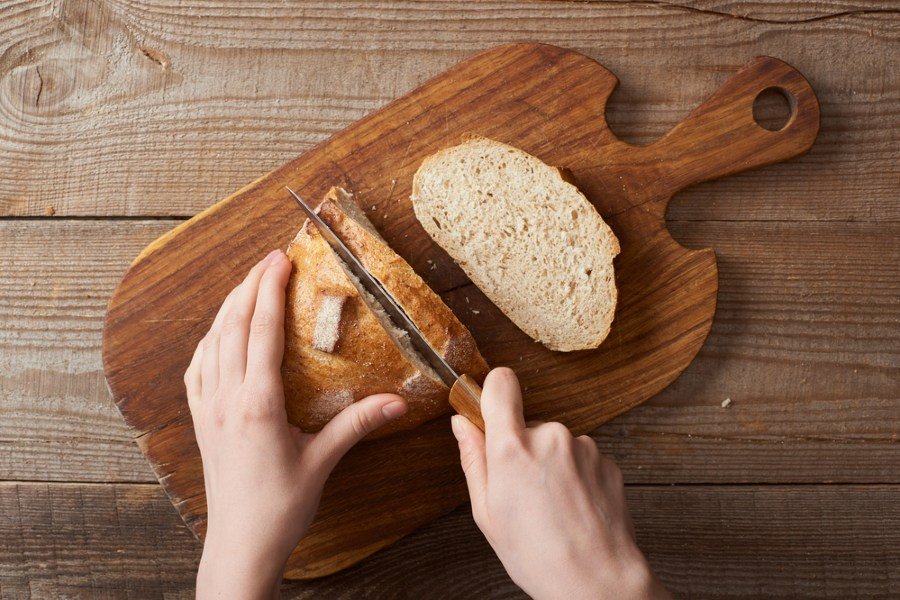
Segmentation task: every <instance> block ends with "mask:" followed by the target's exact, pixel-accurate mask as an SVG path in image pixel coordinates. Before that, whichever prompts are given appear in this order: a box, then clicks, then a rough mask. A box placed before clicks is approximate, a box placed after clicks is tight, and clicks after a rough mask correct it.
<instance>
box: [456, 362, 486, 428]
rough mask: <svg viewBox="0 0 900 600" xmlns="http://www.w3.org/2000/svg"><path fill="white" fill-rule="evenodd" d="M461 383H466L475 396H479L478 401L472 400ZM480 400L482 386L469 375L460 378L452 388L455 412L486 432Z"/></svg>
mask: <svg viewBox="0 0 900 600" xmlns="http://www.w3.org/2000/svg"><path fill="white" fill-rule="evenodd" d="M460 382H462V383H465V384H466V386H467V387H468V388H469V389H470V390H472V391H473V392H475V395H476V396H478V400H477V401H476V400H475V399H474V398H472V396H471V395H470V394H469V393H468V392H467V391H466V390H465V388H463V386H462V384H461V383H460ZM480 400H481V386H480V385H478V382H477V381H475V380H474V379H472V378H471V377H469V376H468V375H462V376H460V378H459V381H457V382H456V383H454V384H453V387H452V388H450V406H452V407H453V410H455V411H456V412H458V413H459V414H461V415H462V416H464V417H465V418H467V419H468V420H470V421H472V423H473V424H474V425H475V426H476V427H478V429H480V430H482V431H484V419H482V418H481V402H480Z"/></svg>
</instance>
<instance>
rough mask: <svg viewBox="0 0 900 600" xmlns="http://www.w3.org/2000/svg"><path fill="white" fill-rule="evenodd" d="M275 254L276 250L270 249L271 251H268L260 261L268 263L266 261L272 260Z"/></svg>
mask: <svg viewBox="0 0 900 600" xmlns="http://www.w3.org/2000/svg"><path fill="white" fill-rule="evenodd" d="M277 255H278V250H272V251H271V252H269V253H268V254H267V255H266V257H265V258H264V259H262V262H263V263H264V264H268V263H270V262H272V259H273V258H275V257H276V256H277Z"/></svg>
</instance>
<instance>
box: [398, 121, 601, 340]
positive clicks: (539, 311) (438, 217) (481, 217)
mask: <svg viewBox="0 0 900 600" xmlns="http://www.w3.org/2000/svg"><path fill="white" fill-rule="evenodd" d="M412 203H413V208H414V210H415V213H416V217H417V218H418V219H419V222H420V223H421V224H422V227H424V228H425V231H427V232H428V234H429V235H430V236H431V237H432V238H433V239H434V241H435V242H437V244H438V245H440V246H441V247H442V248H444V250H446V251H447V253H448V254H450V256H451V257H453V259H454V260H455V261H456V262H457V263H458V264H459V265H460V266H461V267H462V268H463V270H464V271H465V272H466V274H467V275H468V276H469V278H470V279H471V280H472V282H473V283H475V285H477V286H478V287H479V288H480V289H481V290H482V291H483V292H484V293H485V295H487V297H488V298H490V299H491V301H493V303H494V304H496V305H497V307H498V308H499V309H500V310H502V311H503V312H504V313H505V314H506V316H507V317H509V318H510V319H511V320H512V321H513V322H514V323H515V324H516V325H517V326H518V327H519V328H520V329H522V331H524V332H525V333H527V334H528V335H529V336H531V337H532V338H534V339H535V340H537V341H539V342H542V343H543V344H544V345H546V346H547V347H548V348H550V349H552V350H560V351H572V350H583V349H589V348H596V347H597V346H599V345H600V343H601V342H602V341H603V340H604V339H605V338H606V336H607V335H608V334H609V329H610V325H611V323H612V320H613V317H614V315H615V309H616V282H615V276H614V271H613V259H614V258H615V257H616V255H618V253H619V242H618V240H617V239H616V236H615V234H613V232H612V230H611V229H610V228H609V226H608V225H607V224H606V223H605V222H604V221H603V219H602V218H601V217H600V215H599V214H598V213H597V211H596V209H594V207H593V206H592V205H591V203H590V202H589V201H588V200H587V198H585V197H584V195H583V194H582V193H581V192H579V191H578V189H577V188H576V187H575V186H574V185H572V183H570V182H569V181H567V180H566V178H564V176H563V173H562V172H561V171H560V170H559V169H556V168H554V167H551V166H549V165H546V164H544V163H543V162H541V161H540V160H539V159H537V158H535V157H534V156H531V155H530V154H527V153H526V152H523V151H522V150H519V149H518V148H514V147H512V146H508V145H506V144H502V143H500V142H495V141H493V140H489V139H486V138H482V137H472V138H470V139H468V140H466V141H465V142H463V143H462V144H460V145H458V146H454V147H452V148H447V149H445V150H442V151H440V152H438V153H436V154H434V155H432V156H430V157H428V158H426V159H425V161H424V162H423V163H422V165H421V166H420V167H419V170H418V171H417V172H416V175H415V179H414V180H413V190H412Z"/></svg>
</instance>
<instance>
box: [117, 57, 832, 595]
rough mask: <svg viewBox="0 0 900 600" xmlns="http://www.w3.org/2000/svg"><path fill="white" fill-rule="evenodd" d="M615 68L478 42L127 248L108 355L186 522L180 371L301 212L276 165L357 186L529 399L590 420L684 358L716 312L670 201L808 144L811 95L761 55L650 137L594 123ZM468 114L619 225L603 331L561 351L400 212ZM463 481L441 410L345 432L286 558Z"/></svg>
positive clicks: (798, 79) (191, 485)
mask: <svg viewBox="0 0 900 600" xmlns="http://www.w3.org/2000/svg"><path fill="white" fill-rule="evenodd" d="M615 85H616V78H615V76H614V75H612V73H610V72H609V71H607V70H606V69H605V68H604V67H602V66H601V65H600V64H598V63H597V62H595V61H594V60H592V59H590V58H587V57H585V56H583V55H581V54H578V53H576V52H571V51H568V50H563V49H561V48H556V47H553V46H546V45H538V44H516V45H511V46H503V47H499V48H494V49H492V50H488V51H486V52H484V53H482V54H479V55H477V56H475V57H473V58H471V59H469V60H467V61H465V62H463V63H461V64H459V65H457V66H456V67H454V68H452V69H450V70H449V71H447V72H446V73H444V74H443V75H440V76H438V77H436V78H435V79H432V80H431V81H429V82H427V83H425V84H424V85H423V86H421V87H420V88H418V89H416V90H415V91H413V92H411V93H409V94H407V95H406V96H404V97H402V98H400V99H398V100H396V101H394V102H392V103H390V104H389V105H387V106H385V107H384V108H382V109H381V110H379V111H377V112H375V113H374V114H371V115H369V116H368V117H366V118H364V119H363V120H361V121H359V122H358V123H355V124H354V125H351V126H350V127H349V128H347V129H345V130H344V131H342V132H340V133H338V134H337V135H335V136H334V137H332V138H331V139H329V140H327V141H325V142H323V143H321V144H319V145H318V146H316V147H315V148H313V149H311V150H309V151H308V152H306V153H304V154H303V155H302V156H300V157H298V158H297V159H295V160H293V161H291V162H290V163H288V164H286V165H284V166H283V167H281V168H280V169H277V170H275V171H273V172H272V173H269V174H268V175H265V176H264V177H262V178H260V179H258V180H257V181H255V182H253V183H251V184H250V185H248V186H246V187H245V188H243V189H241V190H240V191H238V192H236V193H235V194H233V195H232V196H230V197H228V198H226V199H225V200H223V201H221V202H219V203H218V204H216V205H215V206H212V207H210V208H209V209H207V210H206V211H204V212H203V213H201V214H199V215H197V216H196V217H194V218H193V219H191V220H190V221H187V222H186V223H184V224H182V225H180V226H178V227H176V228H175V229H174V230H173V231H171V232H170V233H168V234H166V235H164V236H163V237H161V238H160V239H158V240H157V241H155V242H154V243H152V244H151V245H150V246H148V247H147V248H146V249H145V250H144V251H143V252H142V253H141V255H140V256H139V257H138V258H137V259H136V260H135V261H134V263H133V264H132V265H131V267H130V268H129V269H128V272H127V273H126V274H125V276H124V278H123V279H122V282H121V284H120V285H119V287H118V288H117V289H116V291H115V294H114V295H113V297H112V299H111V300H110V303H109V312H108V315H107V319H106V326H105V330H104V338H103V363H104V369H105V372H106V377H107V381H108V382H109V386H110V389H111V390H112V393H113V396H114V397H115V400H116V403H117V404H118V406H119V409H120V411H121V412H122V415H123V416H124V417H125V420H126V421H127V423H128V424H129V425H130V426H131V427H133V428H134V431H135V438H136V441H137V443H138V445H139V446H140V448H141V450H142V451H143V452H144V455H145V456H146V457H147V459H148V460H149V461H150V464H151V465H152V466H153V469H154V470H155V472H156V475H157V477H159V480H160V483H161V484H162V486H163V488H164V489H165V490H166V492H167V493H168V495H169V497H170V498H171V500H172V503H173V504H174V505H175V508H176V509H177V510H178V512H179V513H180V514H181V516H182V517H183V518H184V520H185V521H186V523H187V524H188V526H190V528H191V529H192V530H193V531H194V532H195V533H196V534H197V535H198V536H201V537H202V535H203V533H204V531H205V518H206V502H205V498H204V492H203V479H202V470H201V463H200V455H199V452H198V449H197V446H196V442H195V439H194V434H193V429H192V427H191V420H190V415H189V413H188V407H187V402H186V399H185V394H184V389H183V385H182V375H183V373H184V371H185V369H186V368H187V366H188V363H189V361H190V358H191V354H192V352H193V349H194V347H195V346H196V344H197V343H198V342H199V341H200V339H201V338H202V337H203V335H204V334H205V333H206V331H207V329H208V328H209V326H210V323H211V321H212V319H213V316H214V315H215V313H216V311H217V309H218V307H219V305H220V304H221V302H222V300H223V299H224V298H225V295H226V294H227V292H228V291H229V290H230V289H231V288H233V287H234V286H235V285H237V284H238V283H239V282H240V281H241V279H242V278H243V276H244V275H245V273H246V272H247V270H248V269H249V268H250V267H251V266H252V265H253V264H254V263H255V262H256V261H257V260H259V259H260V258H261V257H262V256H264V255H265V254H266V253H267V252H268V251H269V250H270V249H272V248H273V247H286V246H287V243H288V241H289V240H290V239H291V238H292V237H293V235H294V233H295V232H296V231H297V230H298V229H299V228H300V226H301V224H302V222H303V220H304V219H303V216H302V213H301V212H300V211H299V209H298V208H297V207H296V205H295V204H294V202H292V201H291V200H290V199H289V196H288V194H287V193H286V192H285V191H284V186H285V185H290V186H291V187H292V188H294V189H295V190H297V191H298V192H299V193H300V194H301V195H302V196H303V197H305V198H307V199H310V200H316V201H317V200H318V199H319V198H321V197H322V195H323V194H324V193H325V192H326V190H327V189H328V188H329V187H331V186H332V185H341V186H343V187H345V188H346V189H348V190H351V191H353V192H354V193H355V194H356V196H355V198H356V199H357V200H358V201H359V203H360V205H361V206H362V208H363V209H365V211H366V213H367V214H368V215H369V217H370V219H371V220H372V222H373V223H374V224H375V226H376V227H377V228H378V229H379V230H380V232H381V233H382V235H383V236H384V238H385V239H386V240H387V241H388V243H389V244H390V245H391V246H392V247H393V248H394V249H395V250H396V251H397V252H398V253H399V254H400V255H401V256H403V257H404V258H405V259H406V260H408V261H409V262H410V263H411V264H412V266H413V268H414V269H415V270H416V272H418V273H419V274H420V275H422V276H423V277H424V278H425V279H426V281H428V283H429V284H430V285H431V286H432V287H433V288H434V289H435V290H436V291H438V292H439V293H440V294H441V295H442V297H443V298H444V300H445V301H446V302H447V304H448V305H449V306H450V307H451V308H452V309H453V310H454V311H455V312H456V314H457V315H458V316H459V318H460V320H461V321H463V323H465V324H466V325H467V326H468V327H469V328H470V329H471V331H472V333H473V334H474V336H475V339H476V340H477V342H478V345H479V347H480V348H481V351H482V353H483V354H484V356H485V357H486V358H487V360H488V362H489V363H490V364H492V365H494V366H498V365H508V366H511V367H513V368H514V369H515V370H516V371H517V373H518V374H519V377H520V378H521V381H522V385H523V388H524V390H525V403H526V412H527V417H528V418H530V419H541V420H559V421H562V422H563V423H565V424H566V425H568V426H569V427H570V428H571V429H572V431H573V432H574V433H576V434H582V433H586V432H589V431H591V430H593V429H594V428H596V427H597V426H598V425H600V424H601V423H603V422H605V421H608V420H609V419H611V418H613V417H614V416H616V415H618V414H620V413H622V412H624V411H626V410H628V409H630V408H633V407H635V406H637V405H639V404H640V403H642V402H644V401H645V400H647V399H648V398H650V397H651V396H653V395H654V394H656V393H657V392H659V391H660V390H662V389H663V388H664V387H666V386H667V385H669V384H670V383H671V382H672V381H673V380H674V379H675V378H676V377H677V376H678V374H679V373H681V371H682V370H683V369H684V368H685V367H687V365H688V364H689V363H690V362H691V360H692V359H693V358H694V356H695V355H696V354H697V351H698V350H699V349H700V346H701V345H702V344H703V341H704V339H705V338H706V335H707V333H708V332H709V329H710V326H711V324H712V319H713V313H714V312H715V308H716V291H717V286H718V282H717V270H716V260H715V255H714V253H713V251H712V250H709V249H707V250H686V249H684V248H682V247H681V246H679V245H678V244H677V243H676V242H675V241H674V240H673V239H672V238H671V237H670V236H669V232H668V230H667V229H666V223H665V210H666V205H667V203H668V201H669V199H670V198H671V197H672V195H673V194H675V193H676V192H677V191H678V190H681V189H683V188H685V187H687V186H689V185H692V184H695V183H698V182H701V181H706V180H710V179H715V178H717V177H722V176H724V175H729V174H732V173H737V172H739V171H743V170H746V169H751V168H754V167H759V166H762V165H766V164H771V163H774V162H778V161H782V160H786V159H789V158H791V157H794V156H797V155H798V154H801V153H803V152H805V151H807V150H808V149H809V148H810V146H811V145H812V143H813V141H814V140H815V138H816V134H817V132H818V127H819V107H818V102H817V100H816V97H815V94H814V93H813V90H812V89H811V88H810V86H809V84H808V83H807V81H806V80H805V79H804V78H803V76H802V75H801V74H800V73H798V72H797V71H796V70H794V69H793V68H792V67H790V66H789V65H787V64H785V63H783V62H781V61H779V60H776V59H774V58H767V57H760V58H756V59H754V60H753V61H751V62H750V63H749V64H748V65H747V66H745V67H744V68H743V69H741V70H740V71H738V72H737V73H736V74H735V75H734V76H733V77H732V78H731V79H729V80H728V81H727V82H726V83H725V85H723V86H722V87H721V88H720V89H719V90H718V91H717V92H716V93H715V94H713V96H712V97H711V98H710V99H709V100H707V101H706V102H705V103H704V104H703V105H701V106H700V107H699V108H697V109H696V110H695V111H694V112H693V113H691V114H690V115H689V116H688V117H687V119H685V121H684V122H682V123H681V124H680V125H678V126H677V127H675V128H674V129H673V130H672V131H671V132H669V133H668V134H667V135H666V136H665V137H663V138H662V139H660V140H659V141H657V142H656V143H654V144H652V145H649V146H644V147H637V146H631V145H628V144H625V143H623V142H621V141H620V140H618V139H617V138H616V137H615V136H614V135H613V134H612V132H611V131H610V130H609V128H608V127H607V125H606V121H605V118H604V111H605V105H606V100H607V98H608V97H609V95H610V93H611V92H612V90H613V88H614V87H615ZM770 87H777V88H780V89H781V90H783V92H784V93H785V95H786V96H788V97H789V98H790V103H791V107H792V116H791V118H790V120H789V121H788V123H787V124H786V125H785V126H784V127H783V128H782V129H781V130H780V131H777V132H774V131H769V130H767V129H763V128H762V127H760V126H759V125H758V124H757V123H756V122H755V121H754V118H753V103H754V99H755V98H756V97H757V95H758V94H759V93H760V92H762V91H763V90H764V89H767V88H770ZM672 93H677V90H674V89H673V90H672ZM286 116H288V115H286ZM466 133H477V134H481V135H484V136H487V137H490V138H494V139H497V140H500V141H503V142H507V143H510V144H513V145H515V146H518V147H520V148H522V149H524V150H526V151H527V152H530V153H531V154H534V155H536V156H538V157H540V158H541V159H543V160H544V161H545V162H547V163H549V164H552V165H557V166H562V167H567V168H568V169H570V170H571V171H572V173H573V174H574V177H575V179H576V181H577V183H578V185H579V187H580V188H581V190H582V191H583V192H584V193H585V194H586V195H587V197H588V198H589V199H590V200H591V201H592V202H593V203H594V205H595V206H596V207H597V210H599V211H600V214H602V215H603V218H604V219H605V220H606V221H607V222H608V223H609V224H610V225H611V226H612V228H613V230H614V231H615V233H616V235H617V236H618V238H619V240H620V242H621V245H622V253H621V255H620V256H619V257H618V258H617V260H616V263H615V265H616V279H617V283H618V286H619V290H620V291H619V306H618V308H617V311H616V318H615V322H614V323H613V326H612V332H611V333H610V336H609V338H608V339H607V340H606V341H605V342H604V343H603V345H602V346H601V347H600V348H599V349H597V350H592V351H582V352H573V353H559V352H551V351H549V350H547V349H546V348H544V347H543V346H541V345H540V344H536V343H534V342H533V341H531V340H530V339H529V338H528V337H527V336H525V335H524V334H523V333H522V332H521V331H519V330H518V329H517V328H516V327H515V326H514V325H513V324H512V323H511V322H510V321H509V320H508V319H507V318H506V317H505V316H504V315H503V314H502V313H500V311H498V310H497V309H496V307H494V306H493V305H492V304H491V303H490V302H489V301H488V300H487V299H486V298H485V297H484V296H483V295H482V294H481V293H480V292H479V290H478V289H477V288H475V287H474V286H473V285H472V284H471V283H470V282H469V281H468V279H467V278H466V277H465V275H464V274H463V273H462V271H461V270H460V269H459V268H458V267H456V266H455V265H454V264H453V262H452V261H451V260H450V259H449V257H448V256H447V255H446V254H445V253H444V252H443V251H442V250H441V249H440V248H439V247H437V246H435V245H434V243H432V242H431V240H430V238H429V237H428V236H427V235H426V234H425V232H424V231H423V229H422V228H421V227H420V225H419V224H418V222H417V221H416V219H415V217H414V215H413V212H412V207H411V205H410V201H409V194H410V187H411V183H412V177H413V174H414V173H415V171H416V169H417V168H418V166H419V164H420V163H421V161H422V159H423V158H425V157H426V156H428V155H429V154H431V153H433V152H435V151H437V150H439V149H441V148H444V147H446V146H450V145H453V144H456V143H458V142H459V141H460V139H461V137H462V136H463V134H466ZM774 191H775V190H773V192H774ZM773 201H774V200H773ZM552 234H553V232H548V235H552ZM432 265H434V266H432ZM465 499H466V491H465V487H464V484H463V478H462V472H461V470H460V467H459V461H458V456H457V449H456V444H455V442H454V440H453V438H452V436H451V433H450V429H449V420H448V419H444V418H441V419H436V420H434V421H432V422H430V423H427V424H425V425H423V426H421V427H419V428H417V429H415V430H414V431H410V432H406V433H404V434H399V435H396V436H393V437H389V438H387V439H383V440H378V441H375V442H370V443H365V444H361V445H359V446H358V447H357V448H355V449H354V450H353V451H351V452H350V454H349V455H348V456H347V457H346V458H345V460H344V461H342V462H341V464H340V465H339V467H338V468H337V470H336V471H335V472H334V474H333V476H332V478H331V479H330V480H329V482H328V485H327V486H326V490H325V493H324V496H323V498H322V504H321V508H320V510H319V513H318V515H317V517H316V520H315V522H314V523H313V525H312V527H311V528H310V530H309V534H308V535H307V536H306V538H304V539H303V541H302V542H301V543H300V545H299V546H298V548H297V550H296V551H295V552H294V554H293V556H292V557H291V559H290V561H289V562H288V566H287V572H286V576H288V577H291V578H309V577H317V576H321V575H326V574H328V573H332V572H334V571H337V570H339V569H341V568H344V567H347V566H349V565H351V564H353V563H355V562H357V561H359V560H360V559H362V558H364V557H365V556H368V555H369V554H371V553H372V552H375V551H376V550H378V549H379V548H382V547H384V546H386V545H387V544H390V543H392V542H394V541H396V540H397V539H399V538H401V537H402V536H404V535H406V534H407V533H409V532H410V531H412V530H413V529H414V528H416V527H418V526H420V525H422V524H424V523H426V522H428V521H430V520H432V519H434V518H436V517H438V516H440V515H442V514H444V513H446V512H448V511H450V510H451V509H452V508H454V507H455V506H457V505H458V504H460V503H461V502H463V501H464V500H465Z"/></svg>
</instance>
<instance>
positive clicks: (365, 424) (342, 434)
mask: <svg viewBox="0 0 900 600" xmlns="http://www.w3.org/2000/svg"><path fill="white" fill-rule="evenodd" d="M408 408H409V407H408V405H407V404H406V400H404V399H403V398H401V397H400V396H398V395H397V394H375V395H373V396H369V397H367V398H363V399H362V400H360V401H359V402H354V403H353V404H351V405H350V406H348V407H347V408H345V409H344V410H342V411H341V412H339V413H338V414H337V415H335V417H334V418H333V419H332V420H331V421H329V422H328V423H327V424H326V425H325V427H323V428H322V431H320V432H319V433H317V434H316V435H315V437H314V438H313V441H312V443H311V444H310V446H311V451H312V452H313V456H314V457H315V458H316V460H317V462H318V463H319V464H320V465H321V466H322V467H323V468H324V469H325V471H324V472H325V473H330V472H331V470H332V469H334V467H335V465H337V463H338V461H339V460H341V458H342V457H343V456H344V455H345V454H346V453H347V451H348V450H350V448H352V447H353V446H354V445H356V443H357V442H359V441H360V440H361V439H363V438H364V437H366V436H367V435H369V434H370V433H372V432H373V431H375V430H376V429H378V428H379V427H381V426H382V425H386V424H387V423H389V422H391V421H393V420H394V419H397V418H399V417H401V416H403V415H405V414H406V411H407V410H408Z"/></svg>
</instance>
